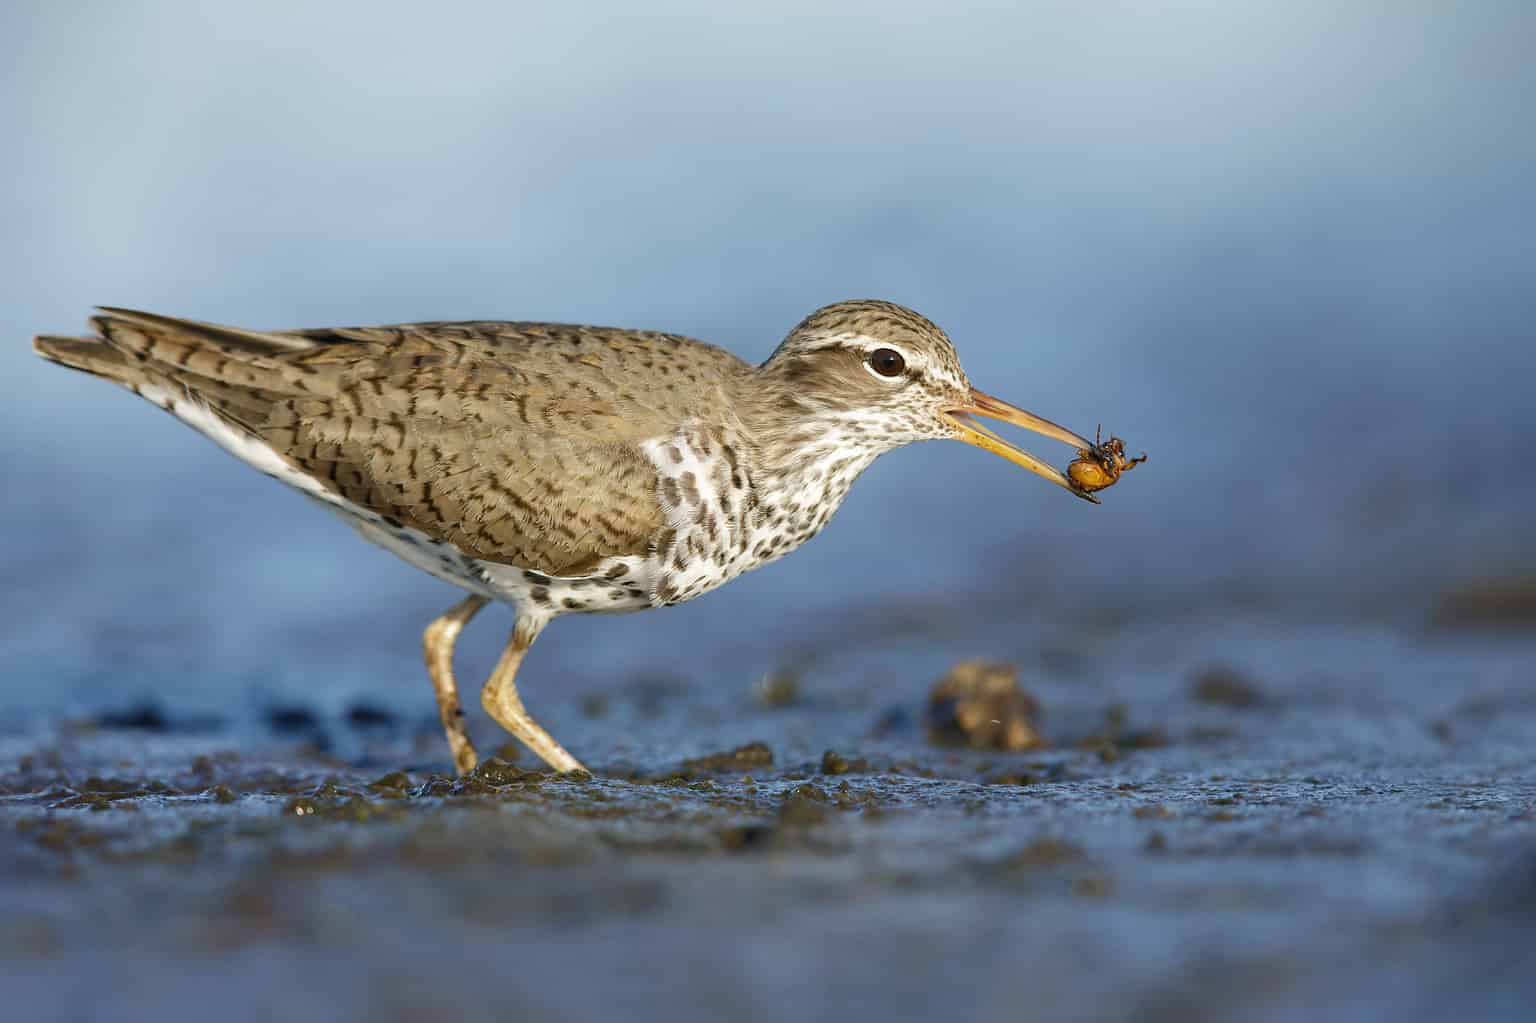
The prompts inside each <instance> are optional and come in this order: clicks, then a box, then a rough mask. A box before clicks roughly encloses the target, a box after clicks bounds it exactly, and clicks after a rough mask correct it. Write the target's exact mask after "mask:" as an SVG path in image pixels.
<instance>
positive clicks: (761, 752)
mask: <svg viewBox="0 0 1536 1023" xmlns="http://www.w3.org/2000/svg"><path fill="white" fill-rule="evenodd" d="M772 766H773V750H771V749H769V748H768V744H767V743H766V742H749V743H747V744H746V745H745V746H738V747H736V748H735V749H733V750H726V751H725V752H724V753H711V754H709V755H708V756H703V757H694V758H692V759H691V760H684V761H683V764H682V767H680V768H679V769H678V771H677V774H678V775H679V776H681V777H685V778H695V777H698V776H699V775H701V774H721V773H725V772H734V771H750V770H752V769H753V768H754V767H772Z"/></svg>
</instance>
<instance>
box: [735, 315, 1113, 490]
mask: <svg viewBox="0 0 1536 1023" xmlns="http://www.w3.org/2000/svg"><path fill="white" fill-rule="evenodd" d="M762 370H763V372H765V373H767V374H770V375H772V376H773V377H774V378H776V379H777V380H778V381H779V383H780V385H781V388H780V395H781V400H782V401H783V402H784V403H786V404H787V405H788V406H789V407H790V411H792V412H795V413H798V414H800V415H801V416H807V417H813V418H814V419H815V420H817V421H819V422H822V423H825V422H827V421H828V420H829V419H831V420H835V421H836V423H837V424H838V427H839V429H840V430H842V431H843V432H845V433H847V434H849V435H851V436H853V437H856V438H858V439H859V441H861V442H862V443H863V444H865V445H867V446H871V447H879V448H881V449H890V448H895V447H899V446H901V445H903V444H909V443H911V442H913V441H918V440H933V439H939V438H946V437H948V438H953V439H955V440H961V441H964V442H966V443H967V444H974V445H975V446H977V447H979V448H981V449H983V450H985V451H990V452H992V453H993V454H997V455H1001V456H1002V457H1004V458H1006V459H1008V460H1009V461H1010V462H1013V463H1015V464H1017V465H1021V466H1023V467H1024V468H1026V469H1028V470H1029V471H1030V472H1032V473H1035V474H1036V475H1038V476H1042V477H1044V478H1045V479H1048V480H1050V481H1051V482H1052V483H1055V484H1056V485H1057V486H1059V487H1063V488H1065V489H1067V490H1070V491H1071V492H1072V493H1074V494H1076V495H1077V496H1078V497H1081V498H1083V499H1085V500H1088V501H1093V502H1094V503H1098V502H1097V500H1096V499H1095V498H1094V497H1093V496H1092V495H1090V494H1088V493H1086V492H1085V491H1083V490H1080V489H1079V488H1078V487H1076V486H1074V485H1073V484H1072V481H1071V480H1069V479H1068V478H1067V477H1066V476H1065V475H1064V474H1063V473H1062V472H1061V471H1060V470H1058V469H1056V468H1055V467H1054V466H1051V465H1050V464H1048V463H1046V462H1044V461H1042V460H1041V459H1039V458H1036V457H1035V456H1034V455H1032V454H1030V453H1029V452H1027V451H1025V450H1023V449H1022V448H1019V447H1016V446H1014V445H1012V444H1010V443H1008V442H1007V441H1005V440H1003V439H1002V438H1001V437H999V436H997V434H995V433H993V432H992V431H991V430H989V429H987V428H986V427H985V426H983V425H981V424H980V423H979V422H977V417H982V416H984V417H987V418H989V419H996V420H999V421H1001V422H1004V423H1011V424H1012V425H1014V426H1021V427H1023V428H1024V429H1026V430H1032V431H1034V432H1035V433H1039V434H1043V435H1045V436H1047V437H1050V438H1052V439H1054V440H1059V441H1062V442H1064V443H1067V444H1070V445H1072V446H1073V447H1075V448H1082V449H1086V448H1089V447H1091V444H1090V442H1089V441H1087V440H1086V439H1084V438H1082V437H1079V436H1078V435H1077V434H1075V433H1073V432H1072V431H1070V430H1068V429H1066V428H1064V427H1061V426H1057V425H1056V424H1055V423H1052V422H1050V421H1049V420H1047V419H1042V418H1041V417H1039V416H1037V415H1035V414H1034V413H1032V412H1026V411H1024V410H1023V409H1021V408H1017V407H1016V406H1013V405H1010V404H1008V403H1007V402H1005V401H1002V400H1000V399H998V398H994V397H992V396H990V395H988V394H985V393H983V392H982V391H978V390H977V389H976V388H974V387H972V386H971V382H970V381H969V380H968V379H967V378H966V375H965V370H963V369H961V368H960V359H959V357H958V356H957V355H956V354H955V346H954V344H953V343H951V342H950V340H949V337H948V336H947V335H946V334H945V333H944V331H942V330H940V329H939V328H938V326H937V325H935V324H934V323H932V322H931V321H930V320H928V319H927V318H925V317H923V316H920V315H919V314H917V313H915V312H913V311H912V310H910V309H907V308H905V307H903V306H899V305H896V304H894V303H892V302H879V301H874V300H856V301H850V302H838V303H836V304H834V305H829V306H825V307H823V308H821V309H818V310H816V311H815V312H814V313H812V314H811V315H809V316H807V317H806V318H805V319H804V320H802V321H801V322H800V324H799V325H798V326H797V327H795V329H794V330H792V331H790V333H789V336H788V337H786V338H785V339H784V341H783V343H782V344H780V345H779V347H778V348H777V349H776V350H775V351H774V353H773V354H772V355H771V356H769V358H768V361H767V362H765V363H763V366H762Z"/></svg>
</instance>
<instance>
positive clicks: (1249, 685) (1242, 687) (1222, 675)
mask: <svg viewBox="0 0 1536 1023" xmlns="http://www.w3.org/2000/svg"><path fill="white" fill-rule="evenodd" d="M1189 695H1190V696H1191V697H1192V698H1193V699H1194V700H1195V702H1197V703H1207V704H1211V705H1212V706H1216V707H1231V708H1233V709H1234V710H1251V709H1252V708H1254V707H1258V706H1262V705H1263V703H1264V692H1263V690H1261V689H1260V688H1259V687H1258V686H1257V685H1255V684H1254V683H1253V682H1252V680H1250V679H1249V678H1248V677H1247V676H1245V675H1243V674H1242V673H1241V672H1239V671H1238V670H1237V669H1235V668H1228V667H1225V666H1217V667H1214V668H1206V669H1205V670H1204V671H1201V672H1200V673H1198V674H1197V675H1195V677H1194V679H1193V680H1192V681H1191V682H1190V684H1189Z"/></svg>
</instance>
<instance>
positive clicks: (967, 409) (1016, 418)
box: [946, 387, 1099, 504]
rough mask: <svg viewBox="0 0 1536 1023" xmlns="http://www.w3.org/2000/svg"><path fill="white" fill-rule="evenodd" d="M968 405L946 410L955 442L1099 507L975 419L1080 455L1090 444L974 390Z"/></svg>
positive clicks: (1053, 469)
mask: <svg viewBox="0 0 1536 1023" xmlns="http://www.w3.org/2000/svg"><path fill="white" fill-rule="evenodd" d="M970 399H971V400H970V401H968V402H967V403H966V404H964V405H962V406H960V407H959V408H954V409H950V410H949V411H948V412H947V413H946V416H947V418H948V419H949V420H950V421H951V422H953V423H954V424H955V425H956V426H957V427H959V428H960V435H959V437H957V438H956V439H957V440H963V441H965V442H966V443H967V444H974V445H976V446H977V447H978V448H981V449H982V450H983V451H990V452H992V453H993V454H994V455H1002V456H1003V457H1004V458H1006V459H1008V461H1010V462H1013V463H1014V464H1015V465H1022V466H1023V467H1024V468H1026V469H1028V470H1029V471H1030V472H1032V473H1034V474H1035V475H1036V476H1043V477H1044V478H1046V479H1048V480H1050V481H1051V482H1052V483H1054V484H1056V485H1057V486H1058V487H1062V488H1064V489H1066V490H1070V491H1071V492H1072V493H1074V494H1076V495H1077V496H1078V497H1081V498H1082V499H1083V500H1085V501H1092V502H1093V503H1094V504H1098V503H1099V499H1098V498H1096V497H1094V496H1093V495H1092V494H1090V493H1088V492H1087V491H1086V490H1079V489H1078V488H1077V487H1075V486H1073V485H1072V481H1071V480H1069V479H1067V477H1066V475H1065V474H1064V473H1063V472H1062V471H1061V470H1060V469H1057V468H1056V467H1055V466H1053V465H1048V464H1046V463H1045V462H1042V461H1041V460H1040V459H1038V458H1036V457H1035V456H1034V455H1032V454H1030V453H1029V452H1028V451H1025V450H1023V449H1022V448H1016V447H1014V446H1013V445H1012V444H1009V443H1008V442H1007V441H1005V440H1003V438H1001V437H999V436H998V435H997V434H995V433H993V432H992V431H991V430H989V429H987V428H986V427H985V426H983V425H981V424H980V423H978V422H976V421H975V419H974V417H975V416H986V417H987V418H988V419H996V420H999V421H1000V422H1004V423H1011V424H1013V425H1014V426H1022V427H1023V428H1024V429H1026V430H1033V431H1034V432H1035V433H1039V434H1044V435H1045V436H1047V437H1050V438H1051V439H1052V440H1059V441H1061V442H1062V443H1063V444H1070V445H1072V446H1073V447H1074V448H1080V449H1082V450H1084V451H1086V450H1089V449H1091V448H1092V447H1093V445H1092V444H1091V443H1089V442H1088V441H1087V440H1085V439H1084V438H1082V437H1079V436H1078V435H1077V434H1075V433H1073V432H1072V431H1071V430H1068V429H1067V428H1066V427H1064V426H1057V425H1056V424H1055V423H1053V422H1051V421H1050V420H1049V419H1041V418H1040V417H1039V416H1037V415H1035V414H1034V413H1033V412H1025V411H1024V410H1023V409H1021V408H1018V407H1016V406H1014V405H1010V404H1008V403H1007V402H1006V401H1003V400H1001V399H999V398H994V397H992V396H991V395H990V394H984V393H982V392H981V391H978V390H976V388H974V387H973V388H971V394H970Z"/></svg>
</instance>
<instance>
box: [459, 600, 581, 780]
mask: <svg viewBox="0 0 1536 1023" xmlns="http://www.w3.org/2000/svg"><path fill="white" fill-rule="evenodd" d="M543 628H544V623H543V622H542V621H539V620H538V619H535V618H529V617H526V616H520V617H519V618H518V620H517V624H516V625H514V626H513V627H512V638H511V639H510V640H508V641H507V649H506V650H504V651H503V652H502V655H501V660H500V661H498V662H496V670H495V671H493V672H491V677H490V679H489V680H488V681H487V682H486V683H485V688H484V689H481V690H480V703H481V705H482V706H484V707H485V712H486V713H487V714H489V715H490V716H491V717H493V718H495V719H496V722H497V723H498V724H499V725H501V727H503V728H505V729H506V730H507V731H509V732H511V733H512V734H513V735H515V736H517V737H518V739H520V740H521V741H522V743H523V745H524V746H527V747H528V748H529V749H531V750H533V752H534V753H536V754H538V756H539V758H540V759H541V760H543V761H544V762H545V763H546V764H548V765H549V766H550V767H553V768H554V769H555V770H557V771H559V772H561V773H562V774H569V773H570V772H572V771H586V770H587V769H586V768H585V767H582V766H581V762H580V761H579V760H577V759H576V758H575V757H573V756H571V755H570V754H569V753H567V752H566V751H565V747H564V746H561V745H560V744H559V743H558V742H556V741H555V737H554V736H552V735H550V734H549V733H548V732H546V731H544V729H543V728H542V727H540V726H539V723H538V722H537V721H535V720H533V718H532V717H530V716H529V714H528V711H527V710H525V709H524V707H523V700H522V697H520V696H518V695H517V669H518V666H519V665H521V664H522V663H523V655H524V654H526V653H527V652H528V648H529V647H530V646H532V645H533V641H534V640H535V639H536V638H537V637H538V635H539V632H540V631H542V629H543ZM587 773H590V772H587Z"/></svg>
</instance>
